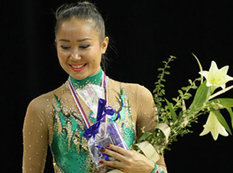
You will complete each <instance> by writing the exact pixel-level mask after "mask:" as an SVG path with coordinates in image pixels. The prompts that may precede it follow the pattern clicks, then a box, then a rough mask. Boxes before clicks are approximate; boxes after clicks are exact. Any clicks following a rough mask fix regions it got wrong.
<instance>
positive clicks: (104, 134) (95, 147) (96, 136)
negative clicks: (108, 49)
mask: <svg viewBox="0 0 233 173" xmlns="http://www.w3.org/2000/svg"><path fill="white" fill-rule="evenodd" d="M105 104H106V101H105V100H103V99H99V104H98V113H97V121H96V123H95V124H93V125H92V126H90V127H89V128H88V129H87V130H86V131H85V132H84V134H83V136H84V137H85V138H87V139H88V148H89V151H90V154H91V156H92V159H93V161H94V162H95V164H96V166H97V167H99V166H101V164H100V163H99V161H100V160H113V158H111V157H109V156H108V155H106V154H105V153H102V152H101V150H102V149H103V148H106V146H107V145H108V144H113V145H116V146H119V147H122V148H124V149H128V147H127V145H126V143H125V141H124V139H123V138H122V135H121V133H120V131H119V129H118V127H117V124H116V123H115V122H108V121H107V118H108V117H106V116H110V117H111V116H112V115H113V114H114V113H115V111H114V109H112V108H111V107H110V106H108V107H105ZM118 117H119V114H118V116H117V118H118ZM117 118H116V119H117ZM115 121H116V120H115Z"/></svg>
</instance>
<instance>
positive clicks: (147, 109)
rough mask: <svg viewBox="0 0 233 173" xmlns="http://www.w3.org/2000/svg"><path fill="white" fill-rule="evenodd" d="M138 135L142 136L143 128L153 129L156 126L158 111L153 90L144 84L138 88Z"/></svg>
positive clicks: (146, 129)
mask: <svg viewBox="0 0 233 173" xmlns="http://www.w3.org/2000/svg"><path fill="white" fill-rule="evenodd" d="M136 101H137V103H136V104H137V137H140V136H141V129H142V128H143V127H144V130H145V131H151V130H153V129H154V128H155V120H156V118H157V117H156V111H155V104H154V100H153V96H152V94H151V92H150V91H149V90H148V89H146V88H145V87H143V86H140V85H138V88H137V99H136Z"/></svg>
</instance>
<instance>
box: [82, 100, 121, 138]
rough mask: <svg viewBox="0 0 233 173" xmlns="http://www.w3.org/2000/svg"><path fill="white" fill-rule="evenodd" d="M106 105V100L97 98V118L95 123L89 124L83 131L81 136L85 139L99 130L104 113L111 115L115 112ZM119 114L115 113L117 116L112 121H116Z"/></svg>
mask: <svg viewBox="0 0 233 173" xmlns="http://www.w3.org/2000/svg"><path fill="white" fill-rule="evenodd" d="M105 105H106V100H104V99H99V103H98V112H97V118H96V123H95V124H93V125H92V126H90V127H89V128H88V129H87V130H86V131H85V132H84V133H83V136H84V137H85V138H87V139H89V138H91V137H92V136H94V137H95V135H96V134H97V133H98V132H99V126H100V123H101V122H104V117H105V116H106V115H113V114H114V113H115V110H114V109H113V108H112V107H111V106H107V107H105ZM119 116H120V114H119V113H118V114H117V117H116V119H115V120H114V121H116V120H117V119H118V118H119Z"/></svg>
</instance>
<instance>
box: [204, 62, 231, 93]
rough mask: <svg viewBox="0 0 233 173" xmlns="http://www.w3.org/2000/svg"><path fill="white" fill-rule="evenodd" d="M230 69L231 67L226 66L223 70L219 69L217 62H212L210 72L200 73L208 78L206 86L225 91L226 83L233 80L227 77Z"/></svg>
mask: <svg viewBox="0 0 233 173" xmlns="http://www.w3.org/2000/svg"><path fill="white" fill-rule="evenodd" d="M228 68H229V66H224V67H222V68H221V69H218V66H217V64H216V63H215V61H211V66H210V69H209V71H200V72H199V73H200V74H201V75H202V76H204V77H205V78H206V80H207V83H206V85H207V86H208V87H210V86H213V87H214V88H215V89H216V88H218V87H222V89H224V88H225V87H226V83H227V82H228V81H230V80H233V77H231V76H228V75H227V71H228Z"/></svg>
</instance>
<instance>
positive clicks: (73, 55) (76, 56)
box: [71, 49, 81, 60]
mask: <svg viewBox="0 0 233 173" xmlns="http://www.w3.org/2000/svg"><path fill="white" fill-rule="evenodd" d="M71 58H72V59H73V60H80V59H81V56H80V55H79V52H78V49H74V50H73V51H72V53H71Z"/></svg>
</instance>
